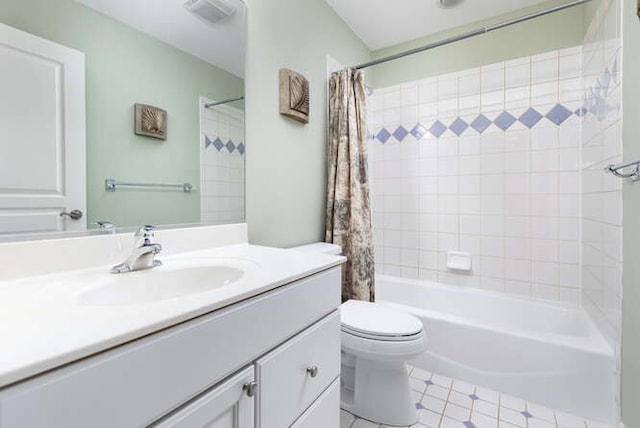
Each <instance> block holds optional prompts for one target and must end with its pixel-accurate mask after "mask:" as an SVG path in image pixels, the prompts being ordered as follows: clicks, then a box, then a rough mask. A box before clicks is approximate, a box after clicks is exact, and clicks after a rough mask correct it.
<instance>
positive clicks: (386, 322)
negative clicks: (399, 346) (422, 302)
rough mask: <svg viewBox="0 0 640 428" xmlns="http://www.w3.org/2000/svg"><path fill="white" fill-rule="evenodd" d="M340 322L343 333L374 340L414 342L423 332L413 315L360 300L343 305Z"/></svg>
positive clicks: (420, 323) (419, 322)
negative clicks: (414, 338) (413, 339)
mask: <svg viewBox="0 0 640 428" xmlns="http://www.w3.org/2000/svg"><path fill="white" fill-rule="evenodd" d="M340 321H341V324H342V330H343V331H346V332H348V333H350V334H353V335H356V336H360V337H366V338H369V339H374V340H392V341H396V340H412V337H414V336H416V335H417V334H419V333H420V332H421V331H422V322H421V321H420V320H419V319H418V318H416V317H414V316H413V315H411V314H408V313H405V312H401V311H398V310H395V309H391V308H387V307H384V306H380V305H377V304H375V303H371V302H363V301H360V300H348V301H346V302H345V303H343V304H342V306H341V307H340Z"/></svg>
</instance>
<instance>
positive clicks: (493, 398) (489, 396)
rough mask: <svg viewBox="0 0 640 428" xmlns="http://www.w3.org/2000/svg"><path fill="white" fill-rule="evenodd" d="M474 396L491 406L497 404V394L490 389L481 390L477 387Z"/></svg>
mask: <svg viewBox="0 0 640 428" xmlns="http://www.w3.org/2000/svg"><path fill="white" fill-rule="evenodd" d="M476 395H477V396H478V397H480V399H481V400H484V401H488V402H490V403H493V404H498V396H499V394H498V393H497V392H496V391H494V390H492V389H488V388H482V387H480V386H479V387H477V388H476Z"/></svg>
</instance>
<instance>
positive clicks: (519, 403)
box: [500, 394, 527, 412]
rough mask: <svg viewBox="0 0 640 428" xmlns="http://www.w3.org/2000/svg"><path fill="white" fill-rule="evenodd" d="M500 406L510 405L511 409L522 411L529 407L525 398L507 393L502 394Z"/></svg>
mask: <svg viewBox="0 0 640 428" xmlns="http://www.w3.org/2000/svg"><path fill="white" fill-rule="evenodd" d="M500 406H501V407H508V408H509V409H511V410H517V411H518V412H522V411H523V410H525V409H526V408H527V404H526V402H525V401H524V400H521V399H520V398H516V397H512V396H510V395H507V394H500Z"/></svg>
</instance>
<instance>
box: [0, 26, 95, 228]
mask: <svg viewBox="0 0 640 428" xmlns="http://www.w3.org/2000/svg"><path fill="white" fill-rule="evenodd" d="M84 70H85V67H84V54H83V53H82V52H78V51H76V50H73V49H70V48H67V47H65V46H61V45H59V44H56V43H53V42H50V41H48V40H45V39H41V38H39V37H36V36H34V35H32V34H29V33H25V32H24V31H20V30H17V29H15V28H12V27H9V26H7V25H3V24H0V236H2V234H8V233H21V232H48V231H63V230H84V229H85V228H86V220H85V216H84V215H83V216H82V218H80V219H77V220H74V219H72V218H70V217H69V216H67V215H61V213H62V212H70V211H71V210H80V211H81V212H82V213H83V214H84V213H85V212H86V207H85V205H86V183H85V181H86V166H85V164H86V159H85V156H86V155H85V153H86V148H85V141H86V129H85V71H84Z"/></svg>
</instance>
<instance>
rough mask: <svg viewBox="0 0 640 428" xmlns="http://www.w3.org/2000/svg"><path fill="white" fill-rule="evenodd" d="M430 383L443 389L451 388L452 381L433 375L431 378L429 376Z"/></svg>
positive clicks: (445, 377)
mask: <svg viewBox="0 0 640 428" xmlns="http://www.w3.org/2000/svg"><path fill="white" fill-rule="evenodd" d="M431 381H432V382H433V383H435V384H436V385H439V386H442V387H444V388H451V383H452V382H453V379H451V378H450V377H447V376H442V375H439V374H434V375H433V376H431Z"/></svg>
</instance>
